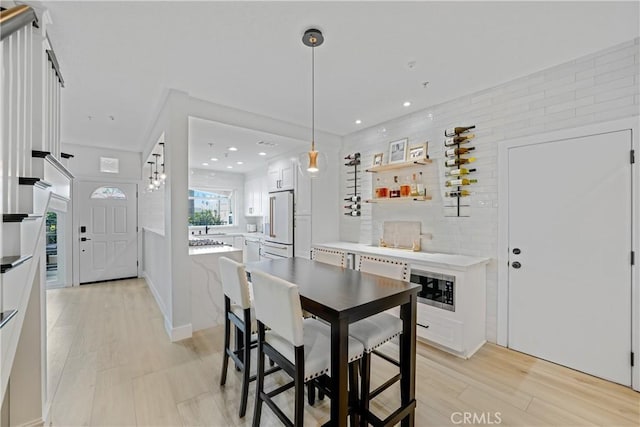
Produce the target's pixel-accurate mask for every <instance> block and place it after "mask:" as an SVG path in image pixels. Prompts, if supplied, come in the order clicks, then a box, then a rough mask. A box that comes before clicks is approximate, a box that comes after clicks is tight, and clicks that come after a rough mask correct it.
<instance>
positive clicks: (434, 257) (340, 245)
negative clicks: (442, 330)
mask: <svg viewBox="0 0 640 427" xmlns="http://www.w3.org/2000/svg"><path fill="white" fill-rule="evenodd" d="M313 246H318V247H325V248H330V249H338V250H343V251H346V252H352V253H357V254H369V255H381V256H386V257H390V258H399V259H402V260H406V261H409V262H411V263H420V264H425V265H432V266H435V267H442V268H453V269H456V270H460V269H467V268H469V267H473V266H474V265H477V264H487V263H488V262H489V258H484V257H473V256H467V255H455V254H442V253H437V252H413V251H408V250H403V249H393V248H382V247H379V246H373V245H366V244H364V243H352V242H328V243H318V244H314V245H313Z"/></svg>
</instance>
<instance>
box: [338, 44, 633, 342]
mask: <svg viewBox="0 0 640 427" xmlns="http://www.w3.org/2000/svg"><path fill="white" fill-rule="evenodd" d="M639 86H640V38H636V39H634V40H630V41H628V42H625V43H622V44H619V45H616V46H613V47H611V48H608V49H605V50H603V51H600V52H596V53H594V54H591V55H588V56H586V57H583V58H579V59H576V60H573V61H569V62H567V63H564V64H560V65H558V66H556V67H553V68H549V69H546V70H542V71H539V72H536V73H534V74H531V75H529V76H526V77H522V78H519V79H516V80H513V81H510V82H507V83H504V84H502V85H500V86H496V87H493V88H490V89H486V90H483V91H480V92H476V93H472V94H469V95H466V96H463V97H461V98H458V99H454V100H451V101H448V102H445V103H443V104H439V105H435V106H433V107H431V108H428V109H425V110H422V111H419V112H416V113H413V114H410V115H407V116H404V117H400V118H398V119H394V120H391V121H389V122H385V123H380V124H379V125H376V126H374V127H371V128H367V129H363V130H362V131H359V132H356V133H353V134H351V135H348V136H346V137H345V138H344V141H343V153H344V154H346V153H352V152H355V151H360V152H361V153H362V159H363V169H364V168H365V167H367V166H369V165H370V164H371V161H372V158H373V154H374V153H378V152H384V153H385V161H386V159H387V153H388V143H389V142H390V141H393V140H396V139H400V138H404V137H408V138H409V144H410V145H413V144H418V143H421V142H423V141H426V140H428V141H429V155H430V157H431V159H433V161H434V162H433V164H432V165H431V166H427V167H424V168H423V174H424V176H425V178H426V179H425V183H426V185H427V190H428V192H429V194H430V195H431V196H432V197H433V200H432V201H431V202H426V203H424V204H421V203H414V204H401V205H395V204H393V205H381V204H377V205H370V204H364V205H363V207H362V216H361V217H360V218H354V217H346V216H344V215H341V223H340V236H341V239H342V240H346V241H353V242H362V243H368V244H372V243H375V242H377V241H378V238H379V237H380V234H381V232H382V222H383V221H385V220H391V219H393V220H412V221H421V222H422V230H423V232H429V233H432V234H433V240H431V241H423V250H425V251H437V252H451V253H461V254H466V255H478V256H488V257H491V259H492V262H491V263H490V264H489V266H488V269H487V339H488V340H489V341H492V342H495V340H496V313H497V297H496V288H497V268H496V258H497V242H498V219H497V218H498V217H497V208H498V199H497V143H498V142H500V141H502V140H504V139H505V138H516V137H521V136H525V135H533V134H537V133H542V132H549V131H552V130H557V129H565V128H572V127H578V126H583V125H588V124H591V123H595V122H603V121H609V120H614V119H619V118H624V117H631V116H639V115H640V95H639V92H640V91H639V89H638V88H639ZM471 124H473V125H476V129H475V134H476V139H475V140H474V143H473V145H474V146H475V147H476V150H475V152H474V156H475V157H477V158H478V161H477V162H476V163H474V164H473V165H472V167H475V168H477V169H478V172H477V173H475V174H474V178H477V179H478V181H479V182H478V184H476V185H474V186H473V187H472V190H473V192H474V194H473V196H471V197H469V198H467V199H466V200H468V201H469V202H470V204H471V207H470V208H469V210H470V214H471V216H470V217H469V218H449V217H445V214H448V213H449V212H448V211H447V212H445V211H446V210H445V208H443V202H445V201H447V200H446V199H445V198H444V197H443V194H444V191H445V190H444V189H445V187H444V181H445V178H444V171H445V167H444V162H443V158H444V155H443V145H442V141H443V139H444V138H443V131H444V129H445V128H448V127H453V126H461V125H462V126H464V125H471ZM577 155H579V153H577ZM342 170H343V172H342V175H341V182H342V184H341V187H342V193H341V197H344V196H345V194H346V190H345V189H344V188H345V187H346V182H345V180H346V174H345V173H344V172H345V171H346V168H342ZM541 173H542V172H541ZM372 175H373V174H367V173H365V174H363V182H362V184H363V186H362V188H363V194H362V196H363V199H367V198H371V192H372V185H371V182H372ZM398 175H401V171H399V173H398ZM373 178H375V176H374V177H373ZM466 200H465V201H466Z"/></svg>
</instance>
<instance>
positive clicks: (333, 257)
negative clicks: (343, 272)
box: [311, 248, 347, 267]
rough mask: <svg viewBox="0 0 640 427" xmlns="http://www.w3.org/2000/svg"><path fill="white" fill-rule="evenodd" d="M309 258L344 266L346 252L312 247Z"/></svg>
mask: <svg viewBox="0 0 640 427" xmlns="http://www.w3.org/2000/svg"><path fill="white" fill-rule="evenodd" d="M311 259H313V260H314V261H318V262H322V263H324V264H331V265H335V266H336V267H346V265H347V263H346V254H345V252H344V251H339V250H335V249H325V248H313V249H312V251H311Z"/></svg>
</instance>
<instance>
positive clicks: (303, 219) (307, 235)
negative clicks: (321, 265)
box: [293, 215, 311, 259]
mask: <svg viewBox="0 0 640 427" xmlns="http://www.w3.org/2000/svg"><path fill="white" fill-rule="evenodd" d="M294 224H295V228H294V230H293V233H294V234H293V235H294V243H293V248H294V251H293V254H294V256H296V257H298V258H306V259H311V216H310V215H304V216H296V217H295V222H294Z"/></svg>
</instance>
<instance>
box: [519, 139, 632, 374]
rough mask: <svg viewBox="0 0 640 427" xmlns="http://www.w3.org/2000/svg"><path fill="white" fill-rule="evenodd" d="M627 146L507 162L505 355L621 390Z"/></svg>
mask: <svg viewBox="0 0 640 427" xmlns="http://www.w3.org/2000/svg"><path fill="white" fill-rule="evenodd" d="M631 141H632V140H631V131H629V130H626V131H619V132H610V133H604V134H598V135H589V136H584V137H580V138H572V139H565V140H559V141H552V142H548V143H543V144H535V145H527V146H520V147H514V148H511V149H509V154H508V159H509V163H508V175H509V183H508V185H509V192H508V194H509V199H508V200H509V207H508V209H509V219H508V228H509V262H510V267H509V314H508V317H509V332H508V340H509V341H508V342H509V347H511V348H513V349H515V350H518V351H522V352H524V353H528V354H532V355H534V356H537V357H540V358H542V359H546V360H550V361H552V362H555V363H559V364H561V365H565V366H568V367H571V368H573V369H577V370H580V371H583V372H587V373H589V374H592V375H596V376H598V377H601V378H605V379H608V380H611V381H615V382H617V383H620V384H625V385H630V384H631V365H630V352H631V249H632V247H631V238H632V235H631V197H632V193H631V164H630V160H629V153H630V150H631ZM518 250H519V251H520V253H519V254H516V252H518ZM517 263H519V264H520V266H518V264H517ZM518 267H519V268H518Z"/></svg>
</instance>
